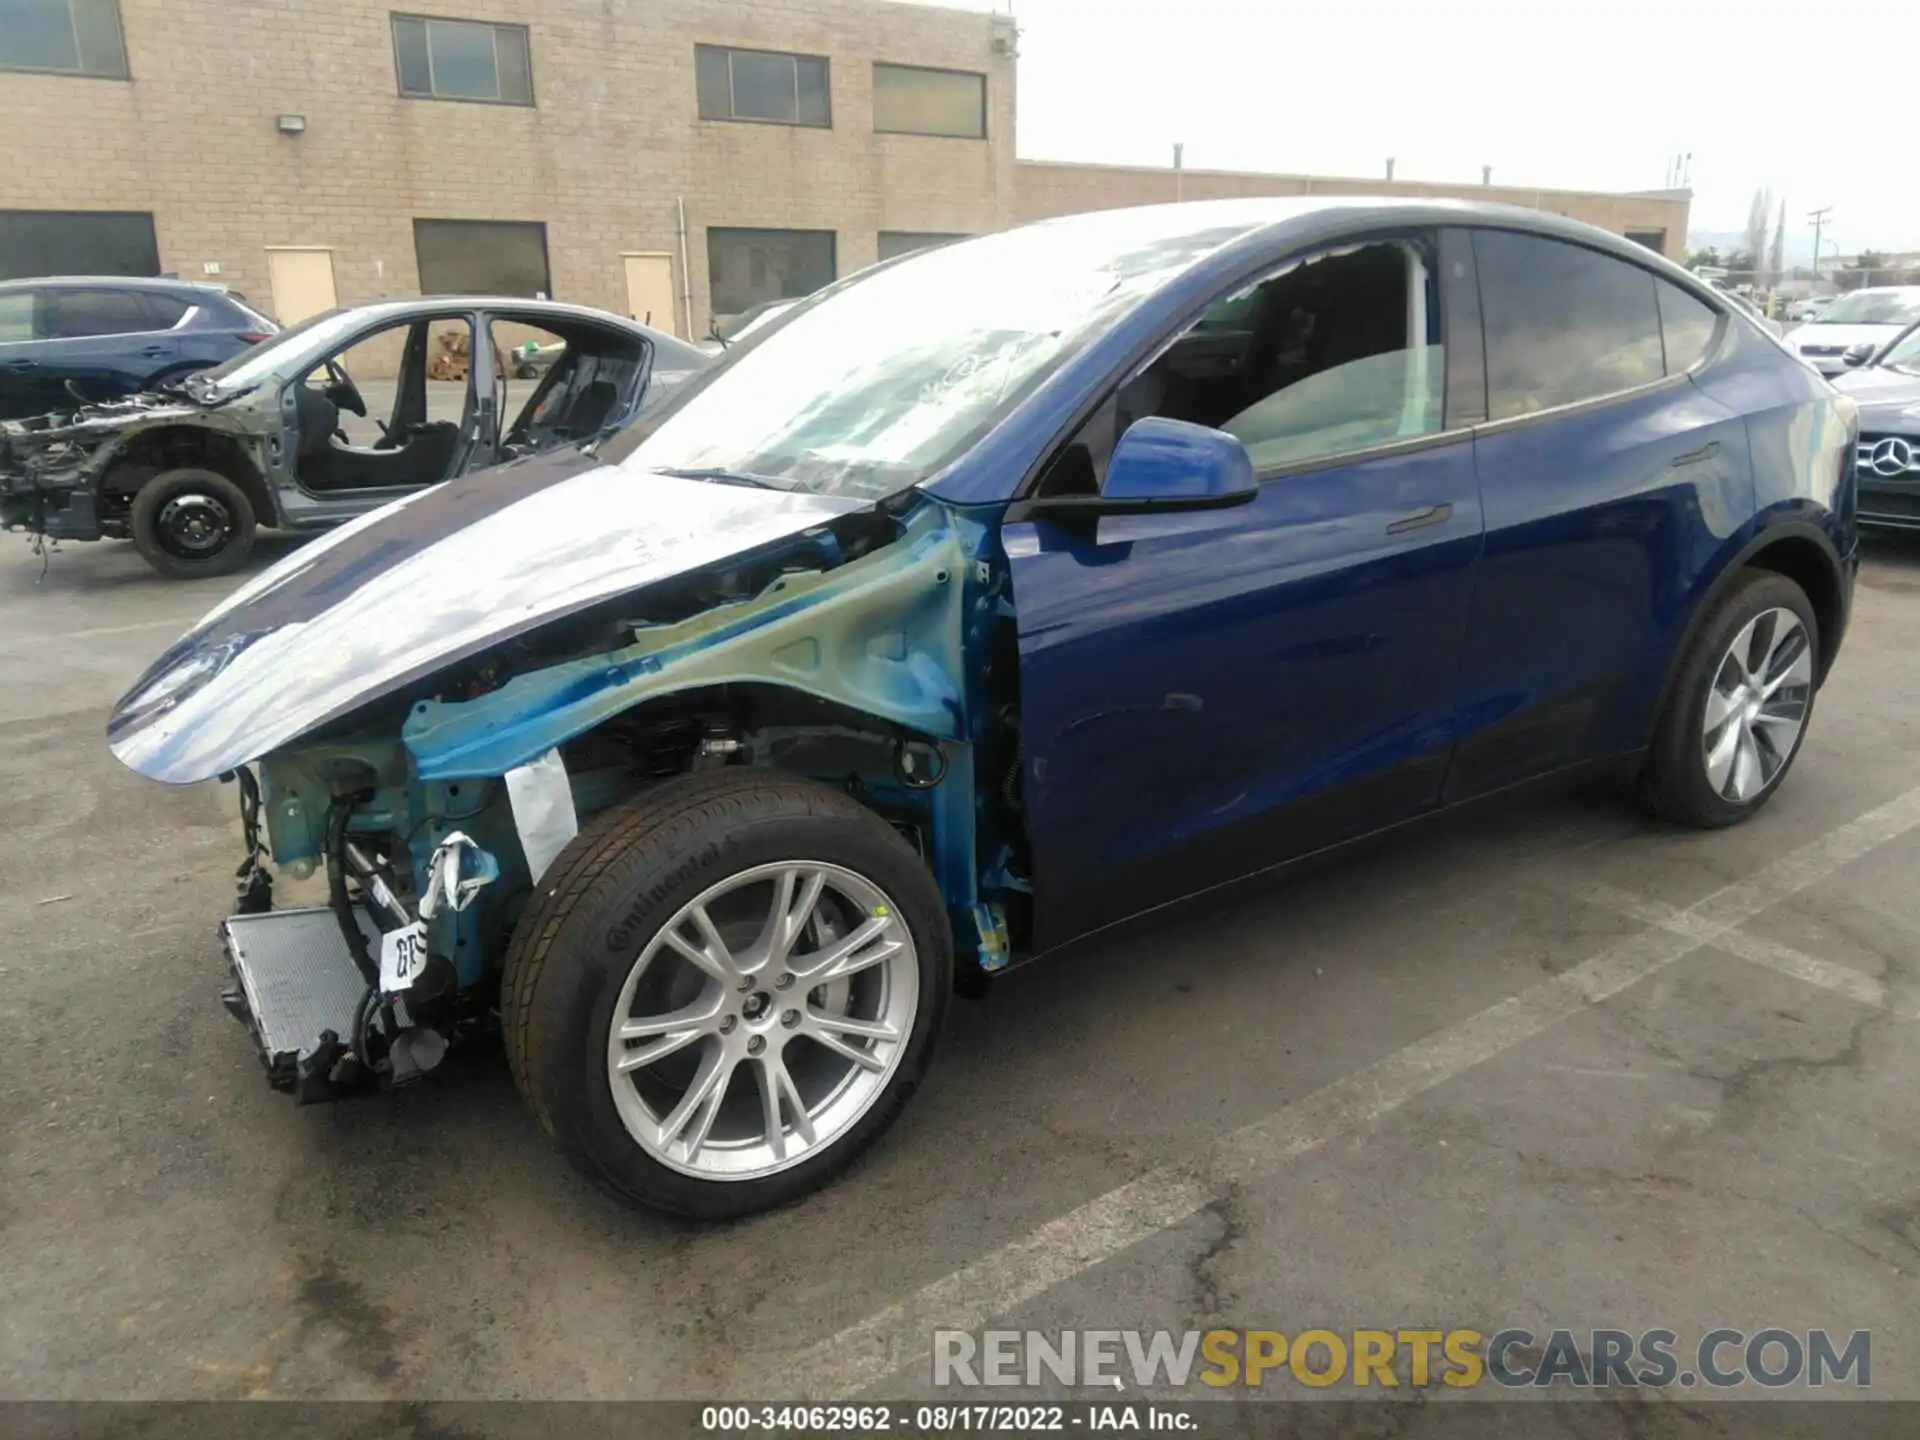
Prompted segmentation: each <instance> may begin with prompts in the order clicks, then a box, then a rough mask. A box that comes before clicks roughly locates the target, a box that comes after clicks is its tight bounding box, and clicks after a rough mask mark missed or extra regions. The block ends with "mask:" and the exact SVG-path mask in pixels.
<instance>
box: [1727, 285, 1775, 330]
mask: <svg viewBox="0 0 1920 1440" xmlns="http://www.w3.org/2000/svg"><path fill="white" fill-rule="evenodd" d="M1714 288H1715V289H1716V290H1719V292H1720V293H1721V294H1722V295H1724V296H1726V297H1727V299H1729V300H1731V301H1732V302H1733V303H1734V305H1735V306H1736V307H1738V309H1739V310H1740V311H1741V313H1743V314H1744V315H1745V316H1746V317H1747V318H1748V319H1749V320H1751V321H1753V323H1754V324H1756V325H1758V326H1759V327H1760V328H1761V329H1762V330H1764V331H1766V332H1767V333H1768V334H1769V335H1781V334H1784V333H1785V332H1786V327H1785V326H1784V325H1782V324H1781V323H1780V322H1779V321H1778V320H1774V319H1771V318H1769V317H1768V315H1767V313H1766V312H1765V311H1764V310H1762V309H1761V308H1760V307H1759V306H1758V305H1756V304H1754V303H1753V301H1752V300H1750V299H1748V298H1747V297H1746V296H1745V295H1742V294H1741V293H1740V292H1739V291H1738V290H1729V289H1727V288H1725V287H1724V286H1718V285H1716V286H1715V287H1714Z"/></svg>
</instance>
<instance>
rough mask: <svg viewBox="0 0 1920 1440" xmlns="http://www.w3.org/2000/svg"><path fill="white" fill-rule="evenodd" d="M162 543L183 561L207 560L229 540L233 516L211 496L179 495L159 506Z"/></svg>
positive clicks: (159, 526)
mask: <svg viewBox="0 0 1920 1440" xmlns="http://www.w3.org/2000/svg"><path fill="white" fill-rule="evenodd" d="M157 528H158V530H159V535H160V543H161V544H162V545H164V546H165V547H166V548H167V549H168V550H170V551H172V552H173V553H174V554H175V555H176V556H178V557H179V558H181V559H183V560H201V559H205V558H206V557H207V556H208V555H211V554H213V553H215V552H216V551H218V550H219V549H220V548H221V547H222V546H224V545H225V544H226V543H227V537H228V536H229V535H230V534H231V533H232V532H233V516H232V515H231V514H230V513H228V510H227V507H226V506H225V505H224V504H222V503H221V502H220V501H219V500H218V499H216V498H215V497H214V496H212V495H201V494H197V493H189V494H185V495H176V496H174V497H173V498H172V499H171V500H169V501H167V503H166V504H165V505H162V506H161V507H160V523H159V525H158V527H157Z"/></svg>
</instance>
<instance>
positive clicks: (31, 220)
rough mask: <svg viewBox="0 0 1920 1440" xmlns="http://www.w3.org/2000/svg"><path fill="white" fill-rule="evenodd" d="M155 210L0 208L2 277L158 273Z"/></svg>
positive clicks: (25, 278) (158, 253)
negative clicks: (154, 230)
mask: <svg viewBox="0 0 1920 1440" xmlns="http://www.w3.org/2000/svg"><path fill="white" fill-rule="evenodd" d="M159 273H160V247H159V246H158V245H157V244H156V243H155V242H154V235H153V216H151V215H147V214H143V213H138V212H125V211H111V210H0V280H27V279H32V278H34V277H36V276H40V275H158V274H159Z"/></svg>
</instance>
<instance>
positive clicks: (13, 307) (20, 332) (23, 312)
mask: <svg viewBox="0 0 1920 1440" xmlns="http://www.w3.org/2000/svg"><path fill="white" fill-rule="evenodd" d="M31 339H33V291H31V290H9V291H8V292H7V293H6V294H4V295H0V345H11V344H13V343H14V342H15V341H18V340H31Z"/></svg>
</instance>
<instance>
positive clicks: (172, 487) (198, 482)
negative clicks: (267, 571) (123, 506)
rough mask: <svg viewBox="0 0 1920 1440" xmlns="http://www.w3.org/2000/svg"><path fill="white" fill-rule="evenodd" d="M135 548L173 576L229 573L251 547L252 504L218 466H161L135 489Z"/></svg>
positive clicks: (186, 578)
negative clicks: (172, 467) (161, 469)
mask: <svg viewBox="0 0 1920 1440" xmlns="http://www.w3.org/2000/svg"><path fill="white" fill-rule="evenodd" d="M131 528H132V530H133V543H134V547H135V548H136V549H138V550H139V552H140V556H141V558H142V559H144V560H145V561H146V562H147V563H148V564H149V565H151V566H152V567H153V568H154V569H156V570H158V571H159V572H160V573H161V574H162V575H165V576H166V577H167V578H168V579H170V580H200V579H205V578H207V577H209V576H214V575H229V574H231V573H232V572H233V571H235V570H238V569H239V568H240V566H241V565H242V564H244V563H245V561H246V558H247V556H248V554H249V553H250V552H251V551H252V550H253V532H254V516H253V506H252V505H251V504H249V503H248V501H247V497H246V496H245V495H244V494H242V493H241V491H240V487H239V486H238V485H235V484H234V483H233V481H231V480H229V479H228V478H227V477H226V476H224V475H222V474H220V473H219V472H218V471H215V470H204V469H201V468H199V467H198V466H182V467H181V468H179V469H177V470H163V471H161V472H160V473H159V474H158V475H155V476H154V477H153V478H152V479H150V480H148V481H147V482H146V484H144V485H142V486H141V487H140V488H139V490H137V491H135V492H134V497H133V511H132V515H131Z"/></svg>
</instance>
